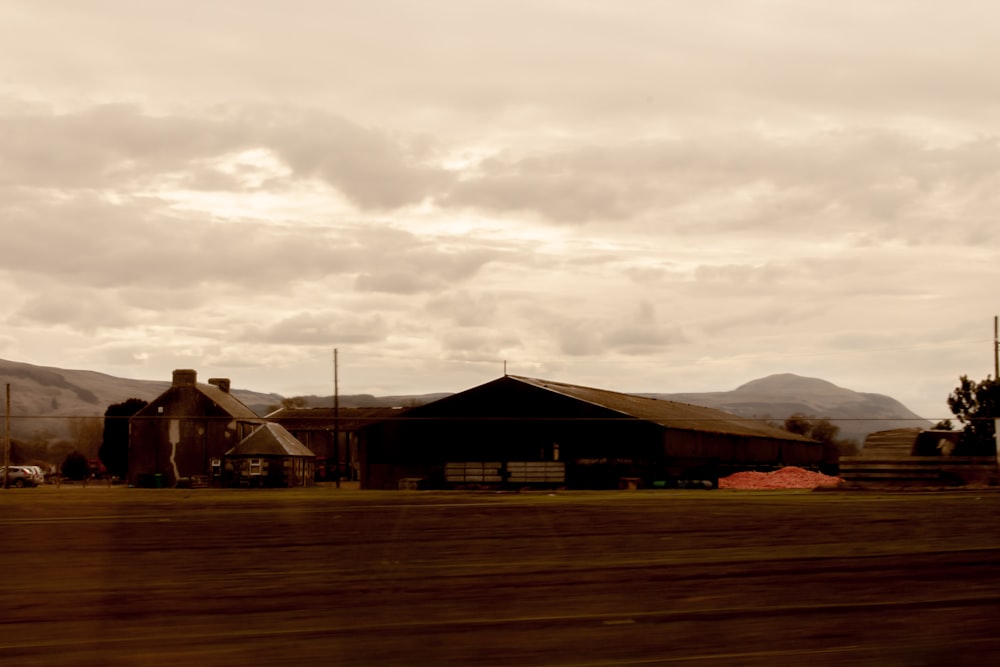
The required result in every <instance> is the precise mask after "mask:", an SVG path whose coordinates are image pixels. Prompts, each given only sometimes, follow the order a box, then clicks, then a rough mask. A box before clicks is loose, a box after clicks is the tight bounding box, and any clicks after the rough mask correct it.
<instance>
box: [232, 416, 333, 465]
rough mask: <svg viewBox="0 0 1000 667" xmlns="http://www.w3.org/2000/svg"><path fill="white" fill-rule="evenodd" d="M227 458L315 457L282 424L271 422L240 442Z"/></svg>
mask: <svg viewBox="0 0 1000 667" xmlns="http://www.w3.org/2000/svg"><path fill="white" fill-rule="evenodd" d="M226 456H310V457H311V456H315V454H313V453H312V451H311V450H310V449H309V448H308V447H306V446H305V445H303V444H302V443H301V442H299V441H298V439H297V438H296V437H295V436H293V435H292V434H291V433H289V432H288V431H286V430H285V427H284V426H282V425H281V424H275V423H273V422H269V423H266V424H263V425H262V426H261V427H260V428H258V429H256V430H254V432H253V433H251V434H250V435H248V436H247V437H245V438H243V439H242V440H240V442H239V444H238V445H236V446H235V447H233V448H232V449H230V450H229V451H228V452H226Z"/></svg>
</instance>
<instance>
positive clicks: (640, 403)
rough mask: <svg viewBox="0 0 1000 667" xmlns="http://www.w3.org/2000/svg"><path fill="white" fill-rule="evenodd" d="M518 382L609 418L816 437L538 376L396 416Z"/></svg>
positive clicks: (442, 409) (433, 409) (429, 407)
mask: <svg viewBox="0 0 1000 667" xmlns="http://www.w3.org/2000/svg"><path fill="white" fill-rule="evenodd" d="M517 387H521V388H528V389H531V390H535V391H546V392H552V393H554V394H558V395H560V396H563V397H566V398H570V399H573V400H575V401H580V402H583V403H586V404H589V405H591V406H595V407H597V408H598V409H599V410H601V411H606V412H609V413H611V415H609V418H612V419H615V418H621V419H639V420H642V421H646V422H650V423H654V424H658V425H660V426H662V427H664V428H669V429H675V430H682V431H700V432H703V433H716V434H724V435H738V436H747V437H758V438H770V439H778V440H794V441H797V442H815V441H813V440H811V439H809V438H805V437H803V436H801V435H797V434H795V433H790V432H789V431H786V430H784V429H782V428H778V427H776V426H771V425H769V424H767V423H766V422H765V421H763V420H760V419H750V418H747V417H740V416H738V415H733V414H730V413H728V412H723V411H722V410H716V409H714V408H705V407H702V406H699V405H690V404H688V403H678V402H676V401H666V400H662V399H657V398H648V397H645V396H637V395H635V394H623V393H621V392H617V391H609V390H607V389H595V388H593V387H584V386H581V385H575V384H567V383H565V382H553V381H551V380H541V379H538V378H531V377H523V376H519V375H504V376H503V377H501V378H498V379H496V380H493V381H492V382H487V383H486V384H483V385H480V386H478V387H473V388H472V389H468V390H466V391H465V392H460V393H458V394H453V395H451V396H449V397H447V398H442V399H440V400H438V401H435V402H433V403H428V404H426V405H424V406H420V407H417V408H413V409H412V410H407V411H406V412H404V413H403V414H402V415H400V417H401V418H403V419H406V418H413V417H416V418H422V417H425V416H428V415H435V416H443V415H444V414H446V413H447V406H449V404H451V405H454V406H455V407H454V409H455V410H456V411H459V412H460V411H461V409H462V408H461V407H460V406H461V403H462V400H463V398H464V396H466V395H470V394H472V393H473V392H475V393H477V394H478V393H482V392H489V393H490V395H494V397H495V393H496V392H497V391H501V392H502V391H504V390H506V389H515V388H517ZM507 409H509V407H508V406H505V405H500V404H498V405H497V410H498V411H505V410H507ZM514 411H515V412H516V411H517V409H516V408H515V410H514ZM454 416H459V415H454ZM509 416H510V417H511V418H519V417H525V415H523V414H515V413H512V414H510V415H509ZM552 418H556V419H559V418H564V415H552Z"/></svg>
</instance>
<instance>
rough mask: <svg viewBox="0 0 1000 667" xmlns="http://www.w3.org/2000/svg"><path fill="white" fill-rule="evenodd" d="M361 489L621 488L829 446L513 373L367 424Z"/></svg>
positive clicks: (694, 477)
mask: <svg viewBox="0 0 1000 667" xmlns="http://www.w3.org/2000/svg"><path fill="white" fill-rule="evenodd" d="M360 445H361V446H360V456H361V486H362V488H371V489H393V488H411V487H417V488H420V487H429V488H449V487H451V488H455V487H460V486H470V485H472V486H478V485H484V486H515V487H519V486H533V485H534V486H553V487H555V486H559V487H567V488H622V487H623V486H628V487H638V486H682V485H686V484H687V483H689V482H692V481H700V482H704V483H707V484H715V483H717V480H718V478H719V477H720V476H725V475H727V474H730V473H732V472H736V471H739V470H755V469H764V470H767V469H772V468H778V467H782V466H786V465H793V466H799V467H802V468H815V467H818V466H819V465H820V464H821V463H822V461H823V446H822V445H821V444H820V443H818V442H815V441H813V440H810V439H808V438H804V437H802V436H800V435H796V434H793V433H790V432H788V431H785V430H783V429H780V428H777V427H774V426H771V425H769V424H767V423H766V422H764V421H762V420H756V419H748V418H744V417H738V416H736V415H732V414H729V413H726V412H722V411H720V410H714V409H711V408H704V407H700V406H695V405H688V404H685V403H677V402H674V401H665V400H659V399H654V398H647V397H642V396H636V395H633V394H623V393H619V392H614V391H607V390H603V389H595V388H591V387H584V386H579V385H572V384H566V383H562V382H552V381H548V380H540V379H536V378H528V377H520V376H514V375H505V376H503V377H501V378H499V379H497V380H494V381H492V382H488V383H486V384H483V385H480V386H478V387H474V388H472V389H469V390H467V391H464V392H461V393H458V394H454V395H452V396H449V397H447V398H443V399H440V400H438V401H434V402H433V403H428V404H426V405H423V406H419V407H415V408H411V409H409V410H405V411H403V412H402V413H400V414H399V415H398V416H395V417H393V418H391V419H386V420H383V421H380V422H377V423H375V424H372V425H370V426H367V427H365V428H363V429H361V432H360Z"/></svg>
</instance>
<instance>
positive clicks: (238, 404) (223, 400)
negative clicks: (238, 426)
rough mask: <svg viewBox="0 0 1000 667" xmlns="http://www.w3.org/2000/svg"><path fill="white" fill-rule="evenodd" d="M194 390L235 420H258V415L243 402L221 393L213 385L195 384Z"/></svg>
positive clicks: (223, 392) (226, 393)
mask: <svg viewBox="0 0 1000 667" xmlns="http://www.w3.org/2000/svg"><path fill="white" fill-rule="evenodd" d="M195 388H196V389H197V390H198V391H200V392H201V393H202V394H204V395H205V397H206V398H208V399H209V400H211V401H212V402H213V403H215V404H216V405H218V406H219V407H220V408H222V409H223V410H225V411H226V412H228V413H229V414H231V415H232V416H233V417H236V418H237V419H260V415H258V414H257V413H256V412H254V411H253V410H251V409H250V408H248V407H247V406H246V405H245V404H244V403H243V401H241V400H240V399H238V398H236V397H235V396H233V395H232V394H231V393H229V392H228V391H223V390H222V389H220V388H219V387H216V386H215V385H214V384H204V383H201V382H198V383H197V384H195Z"/></svg>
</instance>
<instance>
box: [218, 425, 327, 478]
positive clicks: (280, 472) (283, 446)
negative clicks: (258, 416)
mask: <svg viewBox="0 0 1000 667" xmlns="http://www.w3.org/2000/svg"><path fill="white" fill-rule="evenodd" d="M315 467H316V455H315V454H313V453H312V452H311V451H310V450H309V448H308V447H306V446H305V445H303V444H302V443H301V442H299V441H298V439H296V438H295V436H293V435H292V434H291V433H289V432H288V431H287V430H286V429H285V427H283V426H282V425H281V424H274V423H268V424H264V425H263V426H261V427H260V428H258V429H257V430H256V431H254V432H253V433H251V434H250V435H248V436H247V437H245V438H244V439H243V440H242V441H240V443H239V444H238V445H236V446H235V447H233V448H232V449H230V450H229V451H228V452H226V455H225V479H226V482H227V484H228V485H229V486H266V487H290V486H312V485H313V483H314V479H315V475H316V470H315Z"/></svg>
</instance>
